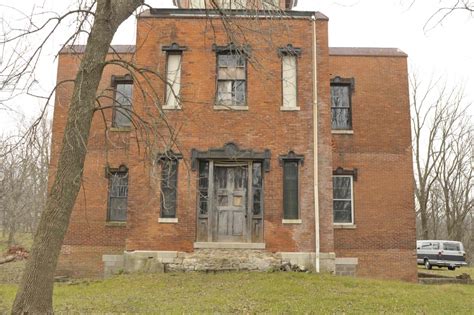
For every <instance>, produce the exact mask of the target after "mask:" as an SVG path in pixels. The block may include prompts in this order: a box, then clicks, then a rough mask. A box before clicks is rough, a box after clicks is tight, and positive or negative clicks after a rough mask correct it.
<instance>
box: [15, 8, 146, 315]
mask: <svg viewBox="0 0 474 315" xmlns="http://www.w3.org/2000/svg"><path fill="white" fill-rule="evenodd" d="M142 4H143V0H115V1H112V0H99V1H97V8H96V12H95V18H94V24H93V26H92V29H91V33H90V35H89V38H88V40H87V46H86V51H85V53H84V57H83V59H82V61H81V65H80V67H79V72H78V73H77V76H76V80H75V84H74V92H73V96H72V100H71V104H70V108H69V112H68V119H67V123H66V128H65V130H64V137H63V140H62V148H61V152H60V155H59V161H58V165H57V172H56V175H55V178H54V182H53V184H52V188H51V191H50V192H49V194H48V200H47V202H46V208H45V210H44V212H43V213H42V215H41V219H40V222H39V225H38V230H37V231H36V234H35V238H34V243H33V247H32V250H31V254H30V258H29V259H28V262H27V265H26V269H25V272H24V274H23V278H22V281H21V284H20V287H19V289H18V292H17V295H16V298H15V302H14V304H13V309H12V314H25V313H30V314H51V313H52V312H53V308H52V300H53V298H52V295H53V284H54V271H55V269H56V265H57V261H58V257H59V253H60V250H61V245H62V242H63V240H64V235H65V233H66V231H67V227H68V225H69V218H70V216H71V212H72V209H73V206H74V203H75V201H76V198H77V195H78V192H79V189H80V186H81V180H82V171H83V167H84V160H85V156H86V151H87V142H88V138H89V132H90V127H91V122H92V116H93V114H94V106H95V98H96V93H97V89H98V86H99V82H100V79H101V77H102V72H103V67H104V61H105V58H106V56H107V52H108V49H109V46H110V43H111V41H112V38H113V36H114V34H115V32H116V31H117V28H118V27H119V25H120V24H121V23H122V22H123V21H124V20H125V19H127V18H128V17H129V16H130V15H131V14H132V13H133V11H135V10H136V9H137V8H138V7H139V6H140V5H142Z"/></svg>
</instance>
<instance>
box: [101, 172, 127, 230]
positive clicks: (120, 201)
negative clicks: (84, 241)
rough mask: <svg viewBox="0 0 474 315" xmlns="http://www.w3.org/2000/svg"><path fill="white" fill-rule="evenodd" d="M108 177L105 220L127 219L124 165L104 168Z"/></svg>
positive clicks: (118, 220)
mask: <svg viewBox="0 0 474 315" xmlns="http://www.w3.org/2000/svg"><path fill="white" fill-rule="evenodd" d="M106 175H107V177H108V179H109V187H108V205H107V221H109V222H125V221H127V203H128V169H127V167H125V166H123V165H122V166H120V167H119V168H116V169H113V168H106Z"/></svg>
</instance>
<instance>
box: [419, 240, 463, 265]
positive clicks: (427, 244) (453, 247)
mask: <svg viewBox="0 0 474 315" xmlns="http://www.w3.org/2000/svg"><path fill="white" fill-rule="evenodd" d="M416 258H417V262H418V265H425V268H426V269H431V267H432V266H438V267H448V269H449V270H454V269H456V267H461V266H466V265H467V263H466V252H465V251H464V246H463V245H462V243H461V242H456V241H440V240H425V241H416Z"/></svg>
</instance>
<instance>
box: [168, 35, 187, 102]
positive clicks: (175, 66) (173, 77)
mask: <svg viewBox="0 0 474 315" xmlns="http://www.w3.org/2000/svg"><path fill="white" fill-rule="evenodd" d="M162 50H163V51H164V52H166V81H165V84H166V100H165V106H163V107H164V108H165V109H179V108H181V72H182V60H183V52H184V51H186V50H187V47H185V46H180V45H178V44H177V43H173V44H171V45H170V46H164V47H163V48H162Z"/></svg>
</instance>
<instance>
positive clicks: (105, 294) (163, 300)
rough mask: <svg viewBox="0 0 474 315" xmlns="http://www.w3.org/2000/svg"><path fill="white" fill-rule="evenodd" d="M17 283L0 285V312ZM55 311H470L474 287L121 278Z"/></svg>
mask: <svg viewBox="0 0 474 315" xmlns="http://www.w3.org/2000/svg"><path fill="white" fill-rule="evenodd" d="M15 290H16V286H15V285H0V313H2V312H7V311H8V309H9V307H10V305H11V303H12V301H13V298H14V295H15ZM54 305H55V311H56V312H72V311H75V312H81V313H83V312H85V313H91V312H95V313H105V312H109V313H110V312H120V313H331V314H334V313H335V314H344V313H361V314H367V313H378V314H380V313H390V314H392V313H403V314H406V313H411V314H439V313H446V314H472V313H473V310H474V285H419V284H411V283H403V282H396V281H378V280H367V279H355V278H346V277H334V276H330V275H315V274H304V273H237V272H236V273H219V274H203V273H180V274H155V275H133V276H132V275H122V276H117V277H114V278H111V279H108V280H103V281H91V282H82V283H79V284H74V285H67V284H58V285H57V286H56V288H55V294H54Z"/></svg>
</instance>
